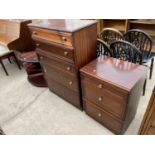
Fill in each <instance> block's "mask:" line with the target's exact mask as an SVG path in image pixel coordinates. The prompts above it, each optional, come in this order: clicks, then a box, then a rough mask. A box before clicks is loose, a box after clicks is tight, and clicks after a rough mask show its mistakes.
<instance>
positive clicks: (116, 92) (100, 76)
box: [80, 55, 148, 134]
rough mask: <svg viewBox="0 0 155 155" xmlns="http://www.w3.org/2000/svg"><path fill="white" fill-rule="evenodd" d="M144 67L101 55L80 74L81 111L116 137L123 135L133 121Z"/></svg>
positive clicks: (141, 86) (144, 73)
mask: <svg viewBox="0 0 155 155" xmlns="http://www.w3.org/2000/svg"><path fill="white" fill-rule="evenodd" d="M147 70H148V69H147V67H145V66H142V65H138V64H133V63H130V62H127V61H122V60H118V59H115V58H112V57H107V56H103V55H102V56H100V57H98V58H97V59H96V60H94V61H92V62H90V63H89V64H88V65H86V66H84V67H83V68H82V69H81V70H80V72H81V81H82V82H81V85H82V93H83V103H84V110H85V111H86V113H87V114H88V115H89V116H91V117H93V118H94V119H95V120H97V121H98V122H100V123H101V124H102V125H104V126H106V127H107V128H108V129H110V130H111V131H112V132H114V133H115V134H123V133H124V131H125V130H126V129H127V127H128V126H129V124H130V122H131V121H132V120H133V118H134V116H135V114H136V110H137V106H138V102H139V99H140V96H141V92H142V90H143V84H144V80H145V78H146V75H147Z"/></svg>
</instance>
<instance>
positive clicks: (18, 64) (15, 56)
mask: <svg viewBox="0 0 155 155" xmlns="http://www.w3.org/2000/svg"><path fill="white" fill-rule="evenodd" d="M13 57H14V59H15V61H16V64H17V66H18V68H19V69H20V70H21V67H20V64H19V62H18V60H17V58H16V55H15V54H13Z"/></svg>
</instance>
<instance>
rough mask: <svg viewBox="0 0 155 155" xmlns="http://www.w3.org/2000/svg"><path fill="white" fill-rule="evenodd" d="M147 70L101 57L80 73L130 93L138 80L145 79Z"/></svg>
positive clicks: (136, 65) (129, 63) (140, 66)
mask: <svg viewBox="0 0 155 155" xmlns="http://www.w3.org/2000/svg"><path fill="white" fill-rule="evenodd" d="M147 70H148V68H147V67H145V66H142V65H138V64H134V63H131V62H127V61H123V60H119V59H115V58H112V57H107V56H103V55H102V56H100V57H98V58H97V59H95V60H94V61H92V62H90V63H89V64H88V65H86V66H84V67H83V68H82V69H81V70H80V71H81V72H82V73H84V74H87V75H89V76H92V77H95V78H98V79H100V80H103V81H106V82H108V83H111V84H113V85H115V86H117V87H121V88H122V89H124V90H126V91H130V90H131V89H132V88H133V86H134V85H135V84H136V82H137V81H138V80H140V79H141V78H145V77H146V74H147Z"/></svg>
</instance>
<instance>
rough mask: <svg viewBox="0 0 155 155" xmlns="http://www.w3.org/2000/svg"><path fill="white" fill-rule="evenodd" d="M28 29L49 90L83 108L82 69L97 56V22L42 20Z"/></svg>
mask: <svg viewBox="0 0 155 155" xmlns="http://www.w3.org/2000/svg"><path fill="white" fill-rule="evenodd" d="M29 28H30V30H31V33H32V38H33V39H34V40H35V42H36V46H37V49H36V51H37V54H38V56H39V58H40V62H41V65H42V68H43V70H44V74H45V78H46V80H47V83H48V87H49V89H50V90H51V91H52V92H54V93H56V94H57V95H59V96H60V97H62V98H64V99H65V100H67V101H68V102H70V103H71V104H73V105H75V106H76V107H78V108H79V109H82V97H81V89H80V78H79V69H80V68H81V67H83V66H84V65H86V64H87V63H88V62H90V61H91V60H92V59H94V58H95V57H96V52H95V51H96V40H97V24H96V21H93V20H41V21H38V22H36V23H32V24H29Z"/></svg>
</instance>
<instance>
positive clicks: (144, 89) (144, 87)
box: [143, 78, 147, 96]
mask: <svg viewBox="0 0 155 155" xmlns="http://www.w3.org/2000/svg"><path fill="white" fill-rule="evenodd" d="M146 83H147V78H146V79H145V82H144V85H143V96H145V91H146Z"/></svg>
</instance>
